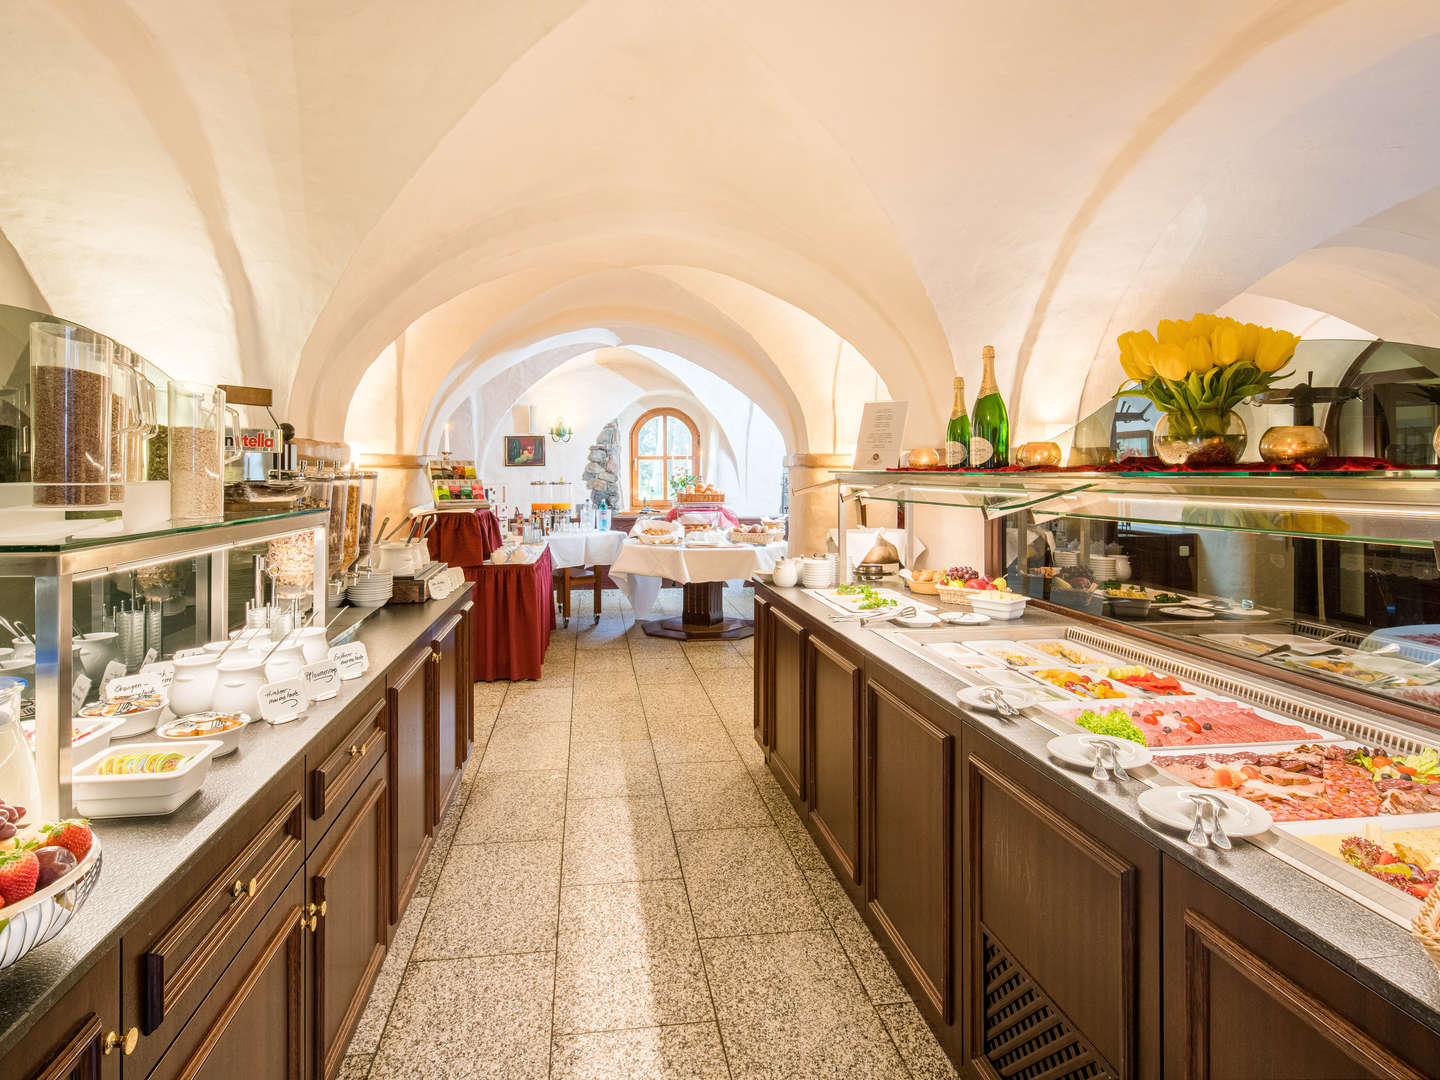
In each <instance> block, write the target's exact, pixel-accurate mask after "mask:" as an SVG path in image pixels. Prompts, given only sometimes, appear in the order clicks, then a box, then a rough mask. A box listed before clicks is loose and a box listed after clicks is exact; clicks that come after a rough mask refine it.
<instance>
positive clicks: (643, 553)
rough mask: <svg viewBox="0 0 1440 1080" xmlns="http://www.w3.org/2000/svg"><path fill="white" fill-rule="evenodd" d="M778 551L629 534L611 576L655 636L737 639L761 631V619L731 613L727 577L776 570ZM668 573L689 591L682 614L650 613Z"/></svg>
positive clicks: (734, 578)
mask: <svg viewBox="0 0 1440 1080" xmlns="http://www.w3.org/2000/svg"><path fill="white" fill-rule="evenodd" d="M774 567H775V557H774V555H773V554H772V553H771V552H769V551H766V550H765V549H764V548H760V547H755V546H754V545H752V544H722V545H708V544H707V545H704V546H701V545H690V544H683V543H681V544H646V543H644V542H642V541H640V540H627V541H625V543H624V545H623V546H622V547H621V550H620V556H619V558H617V559H616V560H615V562H614V564H613V565H611V567H610V580H611V581H613V582H614V583H615V585H616V587H617V588H618V589H619V590H620V591H621V592H622V593H623V594H624V595H625V598H626V599H627V600H629V601H630V605H631V606H632V607H633V608H634V609H635V617H636V619H638V620H640V626H641V629H643V630H644V631H645V633H647V634H649V635H650V636H651V637H667V638H676V639H678V640H680V641H701V640H713V639H717V638H718V639H724V640H727V641H728V640H735V639H737V638H746V637H749V636H751V635H752V634H754V633H755V621H754V620H753V619H743V618H739V617H736V616H731V615H726V614H725V583H726V582H727V581H736V582H739V581H744V580H745V579H746V578H749V577H751V576H752V575H753V574H754V573H755V572H756V571H757V570H758V571H765V570H773V569H774ZM666 579H668V580H670V581H678V582H679V583H680V586H681V589H682V591H683V594H684V601H683V604H682V608H681V612H682V613H681V614H680V616H679V617H673V616H672V617H670V618H665V619H648V620H647V619H646V618H645V616H646V615H648V614H649V613H650V609H651V608H653V607H654V606H655V601H656V600H657V599H658V598H659V596H660V585H661V583H662V582H663V581H665V580H666Z"/></svg>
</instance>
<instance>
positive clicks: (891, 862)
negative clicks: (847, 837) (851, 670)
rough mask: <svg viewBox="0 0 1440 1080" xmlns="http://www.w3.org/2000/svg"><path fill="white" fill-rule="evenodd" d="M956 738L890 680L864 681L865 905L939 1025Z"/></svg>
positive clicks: (943, 1018)
mask: <svg viewBox="0 0 1440 1080" xmlns="http://www.w3.org/2000/svg"><path fill="white" fill-rule="evenodd" d="M958 741H959V740H958V739H957V738H956V737H955V736H954V735H952V734H951V733H950V732H949V731H948V730H947V729H946V728H944V727H941V726H939V725H937V724H936V723H934V722H932V721H931V720H930V719H929V718H927V717H926V715H925V714H924V712H922V711H921V708H920V705H919V703H918V702H917V701H916V700H915V699H914V698H913V697H911V696H910V694H909V692H908V691H907V690H906V689H905V688H904V687H902V686H900V685H899V684H898V683H891V682H889V681H882V680H880V679H877V678H874V677H871V678H868V679H867V681H866V684H865V757H866V768H865V780H864V789H863V795H862V796H861V801H862V803H863V805H864V807H865V819H866V820H865V837H866V843H865V871H864V873H865V883H864V897H865V906H866V909H867V911H868V913H869V914H870V916H871V921H872V923H873V924H875V925H876V926H877V927H878V929H879V931H880V934H881V936H882V938H883V940H884V943H885V944H886V945H887V946H888V951H889V952H890V954H891V956H892V958H894V959H895V960H896V961H897V962H898V964H899V967H900V969H901V973H902V975H904V976H906V977H907V981H908V982H909V983H910V984H911V986H912V990H914V991H916V1000H917V1002H919V1003H920V1004H921V1007H922V1008H927V1009H928V1010H929V1011H930V1013H931V1014H932V1015H933V1017H934V1018H935V1019H936V1020H937V1021H938V1022H939V1023H941V1024H949V1023H950V1022H951V1016H952V1009H953V1006H954V996H955V995H954V986H955V961H954V953H953V949H952V943H953V940H954V936H955V910H954V905H953V904H952V902H951V900H952V896H953V888H954V869H953V868H954V864H955V843H954V833H955V813H954V808H955V757H956V754H957V746H956V744H957V743H958Z"/></svg>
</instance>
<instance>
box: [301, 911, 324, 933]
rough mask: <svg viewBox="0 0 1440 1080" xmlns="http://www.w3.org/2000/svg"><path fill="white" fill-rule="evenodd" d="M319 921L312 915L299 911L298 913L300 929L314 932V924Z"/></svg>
mask: <svg viewBox="0 0 1440 1080" xmlns="http://www.w3.org/2000/svg"><path fill="white" fill-rule="evenodd" d="M319 921H320V920H319V919H317V918H316V917H315V916H314V915H305V914H304V913H301V915H300V929H301V930H309V931H310V932H311V933H314V932H315V925H316V924H317V923H318V922H319Z"/></svg>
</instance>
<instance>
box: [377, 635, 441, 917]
mask: <svg viewBox="0 0 1440 1080" xmlns="http://www.w3.org/2000/svg"><path fill="white" fill-rule="evenodd" d="M431 656H432V653H431V652H430V650H429V649H428V648H427V649H425V650H424V651H423V652H418V653H417V654H416V655H415V657H414V658H413V659H412V660H411V662H410V664H409V665H408V666H407V667H405V668H403V669H401V672H400V674H399V676H398V677H396V678H394V679H393V680H392V681H391V683H390V687H389V694H390V738H389V739H388V743H389V753H390V758H389V762H390V922H391V924H392V925H394V924H396V923H398V922H399V921H400V916H401V915H403V914H404V913H405V905H406V904H408V903H409V902H410V896H411V894H412V893H414V891H415V886H416V884H418V883H419V881H420V871H421V870H422V869H423V868H424V866H425V857H426V856H427V855H429V854H430V845H431V843H432V839H433V833H432V827H431V822H432V820H433V818H432V814H431V808H432V807H433V805H434V795H433V794H432V792H433V790H434V788H433V787H432V783H433V778H434V769H433V767H432V764H431V763H432V761H433V758H432V755H431V751H430V741H431V740H430V733H431V730H432V725H431V724H430V723H429V720H428V717H427V713H428V712H429V709H428V704H429V703H428V700H427V699H428V697H429V691H428V686H429V680H428V679H427V678H426V669H427V668H429V667H431V666H432V665H433V661H432V660H431Z"/></svg>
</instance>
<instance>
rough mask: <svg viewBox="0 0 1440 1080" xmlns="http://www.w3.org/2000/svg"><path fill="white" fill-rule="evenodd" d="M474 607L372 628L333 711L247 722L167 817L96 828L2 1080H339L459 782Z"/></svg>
mask: <svg viewBox="0 0 1440 1080" xmlns="http://www.w3.org/2000/svg"><path fill="white" fill-rule="evenodd" d="M471 592H472V591H471V589H470V588H466V589H463V590H460V591H458V592H456V593H455V594H453V595H452V596H450V597H449V598H447V599H445V600H436V601H431V602H429V603H425V604H418V605H395V606H390V607H387V608H385V609H383V610H380V611H377V612H375V613H374V614H372V615H371V616H370V617H369V618H367V619H366V620H365V622H364V624H363V625H362V626H361V627H359V629H358V630H357V631H356V632H355V634H354V640H356V641H359V642H361V643H363V644H364V646H365V649H366V653H367V654H368V661H369V662H368V668H367V670H366V671H365V673H364V674H363V675H361V676H359V677H358V678H355V679H351V680H349V681H346V682H344V683H342V684H341V688H340V691H339V694H338V696H337V697H335V698H333V699H331V700H329V701H324V702H318V703H314V704H312V705H311V707H310V708H309V710H308V711H307V713H306V715H304V716H303V717H302V718H301V719H299V720H297V721H294V722H291V723H288V724H284V725H281V726H273V727H272V726H270V725H268V724H265V723H263V722H256V723H255V724H253V725H251V726H250V727H248V728H247V729H246V730H245V731H244V733H243V736H242V741H241V743H240V750H239V752H238V753H235V754H232V755H230V756H228V757H225V758H222V759H220V760H219V761H216V762H215V763H214V765H213V767H212V769H211V772H210V774H209V776H208V777H207V778H206V780H205V783H204V786H203V788H202V789H201V791H200V793H199V795H198V796H196V797H194V798H192V799H191V800H190V801H189V802H187V803H186V804H185V805H183V806H182V807H181V808H180V809H178V810H176V811H175V812H173V813H171V814H169V815H168V816H165V817H157V818H124V819H114V820H106V821H98V822H96V823H95V831H96V834H97V836H98V838H99V841H100V843H101V844H102V845H103V869H102V872H101V875H100V878H99V881H98V883H97V885H96V887H95V890H94V892H93V893H92V895H91V896H90V898H89V900H88V902H87V903H86V904H85V906H84V908H83V909H82V910H81V911H80V912H79V913H78V914H77V915H76V917H75V918H74V920H73V921H72V922H71V924H70V925H69V926H68V927H67V928H66V930H65V931H64V932H63V933H62V934H61V935H60V936H59V937H58V938H56V939H55V940H54V941H51V942H50V943H48V944H46V945H44V946H41V947H39V948H38V949H36V950H35V951H34V952H31V953H30V954H29V955H27V956H25V957H24V958H22V959H21V960H20V961H19V962H18V963H16V964H14V965H13V966H11V967H9V968H6V969H4V970H3V971H0V1076H5V1077H16V1078H28V1077H31V1076H35V1075H45V1076H69V1075H71V1072H70V1070H71V1069H77V1070H79V1071H78V1073H77V1075H83V1076H115V1077H118V1076H119V1075H120V1059H121V1058H122V1057H123V1058H124V1062H125V1064H124V1072H125V1075H126V1077H127V1078H131V1080H133V1078H135V1077H146V1076H173V1075H181V1074H184V1075H193V1074H194V1073H193V1072H192V1070H197V1069H200V1067H201V1065H202V1064H203V1063H205V1062H207V1061H208V1062H209V1064H210V1066H216V1065H220V1066H221V1067H220V1068H219V1070H218V1072H217V1071H216V1070H215V1069H213V1068H211V1067H206V1068H205V1070H204V1074H205V1075H219V1074H223V1075H250V1076H281V1075H287V1076H299V1075H311V1076H316V1077H321V1076H333V1075H334V1074H335V1072H336V1071H337V1070H338V1067H339V1062H340V1056H341V1055H342V1054H343V1050H344V1047H345V1045H346V1043H347V1042H348V1039H349V1037H350V1033H351V1031H352V1030H353V1028H354V1025H355V1023H356V1022H357V1021H358V1019H359V1014H360V1009H361V1008H362V1007H363V1005H364V1002H365V999H366V997H367V995H368V993H369V989H370V985H371V984H372V983H373V981H374V978H375V976H376V974H377V973H378V970H379V964H380V961H381V959H383V956H384V952H385V949H386V947H387V946H388V943H389V940H390V934H391V933H392V932H393V927H394V925H395V924H396V923H397V922H398V921H399V919H400V916H401V914H402V912H403V911H404V908H405V906H406V904H407V903H408V901H409V898H410V895H411V893H412V892H413V889H414V887H415V885H416V883H417V882H418V878H419V873H420V869H421V867H422V865H423V862H424V858H425V855H426V854H427V853H428V851H429V848H430V839H431V837H432V836H433V832H434V828H435V825H436V823H437V822H438V820H439V818H440V815H441V814H442V813H443V811H444V809H445V806H446V805H447V803H448V802H449V800H450V799H451V798H452V797H453V795H454V793H455V792H456V791H457V790H458V788H459V781H460V777H461V773H462V771H463V766H464V763H465V760H466V757H467V756H468V751H469V745H470V739H471V720H472V714H473V701H472V696H471V678H470V671H471V655H472V653H471V647H470V642H471V622H472V618H471V615H472V612H473V607H474V605H473V600H472V595H471ZM116 745H117V746H119V745H121V744H118V743H117V744H116ZM0 916H3V909H0ZM277 1018H283V1019H284V1022H285V1023H287V1024H289V1025H291V1026H290V1032H289V1034H290V1036H291V1037H290V1038H286V1037H284V1036H285V1034H286V1033H285V1032H284V1031H279V1030H275V1029H274V1022H275V1020H276V1019H277ZM306 1059H308V1060H309V1061H310V1062H311V1063H312V1064H313V1068H312V1067H311V1065H310V1064H306ZM47 1070H48V1071H47Z"/></svg>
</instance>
